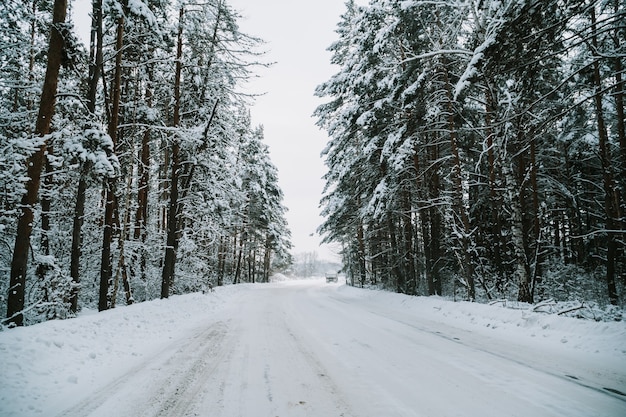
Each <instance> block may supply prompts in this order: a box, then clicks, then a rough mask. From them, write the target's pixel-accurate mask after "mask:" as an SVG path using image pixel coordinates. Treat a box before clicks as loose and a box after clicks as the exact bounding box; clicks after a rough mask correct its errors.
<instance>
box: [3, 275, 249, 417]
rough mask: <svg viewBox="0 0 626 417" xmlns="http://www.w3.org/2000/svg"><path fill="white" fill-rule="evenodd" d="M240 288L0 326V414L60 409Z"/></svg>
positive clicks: (181, 332) (182, 332)
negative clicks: (12, 326)
mask: <svg viewBox="0 0 626 417" xmlns="http://www.w3.org/2000/svg"><path fill="white" fill-rule="evenodd" d="M245 289H246V285H242V286H230V287H223V288H217V289H216V291H215V292H213V293H209V294H207V295H203V294H200V293H194V294H187V295H183V296H173V297H170V298H169V299H167V300H154V301H149V302H144V303H139V304H135V305H131V306H128V307H121V308H116V309H113V310H109V311H105V312H102V313H97V314H95V312H93V311H87V312H83V313H81V314H80V315H79V317H77V318H75V319H70V320H63V321H49V322H45V323H41V324H37V325H34V326H30V327H22V328H17V329H10V330H5V331H2V332H0V370H1V371H0V374H1V375H2V377H0V416H14V417H18V416H41V415H54V414H56V413H59V412H61V411H62V410H63V409H64V408H65V407H66V404H69V403H72V404H73V403H75V402H77V401H78V399H79V398H82V397H84V396H85V395H87V394H88V393H89V392H92V391H93V390H95V389H97V388H99V387H102V386H104V385H106V384H107V383H108V382H110V381H111V380H112V379H114V378H116V377H118V376H120V375H122V374H123V373H124V372H126V371H127V370H128V369H129V368H132V367H133V366H134V365H136V364H138V363H140V362H142V361H145V360H147V359H149V358H150V357H151V356H152V355H153V354H155V353H157V352H159V351H160V350H162V349H163V348H164V347H165V346H167V345H169V344H171V343H173V342H175V341H176V340H177V339H180V338H182V337H185V336H186V335H188V334H190V333H191V332H192V331H193V329H194V328H196V327H198V326H199V325H200V324H201V323H202V322H203V321H206V320H208V319H211V318H212V316H213V315H214V314H215V313H216V311H217V310H219V309H220V307H222V306H224V305H225V304H226V303H227V301H229V300H232V298H233V297H234V296H235V295H236V294H237V293H239V292H241V291H245ZM70 398H71V400H70ZM39 404H45V410H44V409H41V408H40V407H39Z"/></svg>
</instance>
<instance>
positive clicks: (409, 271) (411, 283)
mask: <svg viewBox="0 0 626 417" xmlns="http://www.w3.org/2000/svg"><path fill="white" fill-rule="evenodd" d="M402 229H403V230H402V231H403V239H402V240H403V241H404V242H403V243H404V248H403V250H404V257H403V258H404V259H403V260H404V270H405V272H406V276H407V288H406V293H407V294H409V295H415V294H417V287H418V284H417V275H416V273H415V251H414V245H413V214H412V208H411V194H410V193H409V191H408V190H406V189H405V190H403V191H402Z"/></svg>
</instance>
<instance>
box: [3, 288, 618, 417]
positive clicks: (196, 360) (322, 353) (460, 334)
mask: <svg viewBox="0 0 626 417" xmlns="http://www.w3.org/2000/svg"><path fill="white" fill-rule="evenodd" d="M218 292H219V289H218ZM362 292H363V291H361V292H359V290H357V289H352V288H347V287H345V286H341V285H335V284H329V285H326V284H324V283H321V282H320V281H316V282H304V283H302V282H301V283H298V284H270V285H256V286H249V287H248V289H247V290H245V291H243V290H242V291H237V292H236V293H234V294H233V295H232V297H230V299H229V300H228V303H224V305H223V306H222V307H220V308H219V309H216V311H215V312H213V313H212V314H211V315H210V318H207V319H206V320H204V321H203V322H202V323H201V324H199V325H198V326H195V327H194V328H193V329H192V330H191V329H190V330H189V331H188V332H186V336H185V337H176V338H175V339H174V340H172V341H171V342H169V343H167V344H161V345H159V347H158V348H156V349H154V351H152V352H150V353H149V354H145V355H143V354H142V357H141V359H140V360H136V361H135V362H134V363H133V365H132V367H130V368H129V369H125V370H124V372H118V374H117V375H116V376H115V377H114V378H110V379H109V380H108V381H107V383H106V384H100V385H98V384H94V385H93V387H91V388H87V389H86V388H85V387H84V386H82V385H81V387H82V391H80V390H79V392H80V395H77V397H76V398H75V399H73V400H69V401H70V402H69V403H67V402H66V403H65V404H64V405H63V408H62V409H60V410H58V411H59V412H57V411H55V410H54V407H52V409H51V410H52V411H55V413H54V414H49V412H48V411H51V410H45V409H44V410H39V411H37V410H35V411H36V412H34V413H33V414H32V415H46V416H47V415H59V416H65V417H85V416H92V417H95V416H103V417H104V416H107V417H108V416H116V417H124V416H128V417H136V416H172V417H182V416H206V417H220V416H221V417H236V416H245V417H275V416H280V417H288V416H319V417H332V416H355V417H369V416H372V417H373V416H376V417H394V416H424V417H443V416H472V417H488V416H498V417H503V416H532V417H540V416H567V417H575V416H581V417H582V416H585V417H591V416H615V417H618V416H619V417H623V416H626V396H624V394H623V393H624V392H626V365H625V364H624V362H623V361H622V360H621V359H623V358H620V357H619V355H617V356H615V355H602V354H597V355H594V354H593V353H588V352H585V351H583V350H577V349H572V348H565V347H560V346H558V345H556V344H553V343H552V344H550V343H542V341H541V340H540V339H538V338H531V337H525V338H524V337H519V338H516V337H513V338H511V337H510V335H509V333H506V332H505V333H503V334H498V333H497V332H493V333H494V335H489V333H488V331H487V332H474V331H471V329H468V328H464V326H452V325H450V324H449V323H444V321H439V320H434V319H433V318H432V317H425V318H420V317H419V316H417V315H415V314H410V313H411V312H410V310H407V309H405V308H402V305H401V304H394V303H385V302H381V300H380V299H379V297H376V296H363V295H362ZM370 293H373V292H370ZM215 294H216V293H213V294H209V295H206V296H204V297H205V299H206V298H210V297H214V296H215ZM389 296H394V295H393V294H390V295H389ZM201 297H202V296H198V299H201ZM34 327H37V326H34ZM544 327H545V326H544ZM5 333H7V332H5ZM538 337H540V336H538ZM1 341H2V339H1V338H0V342H1ZM563 343H564V342H563ZM622 353H623V352H622ZM81 378H83V377H81ZM3 401H6V398H3ZM72 401H73V402H72ZM44 408H45V405H44ZM7 409H8V408H5V410H7ZM61 410H62V411H61ZM31 411H32V410H31ZM0 414H2V406H1V405H0ZM26 414H28V413H25V415H26ZM12 415H19V413H18V414H12ZM28 415H30V414H28ZM7 417H8V415H7Z"/></svg>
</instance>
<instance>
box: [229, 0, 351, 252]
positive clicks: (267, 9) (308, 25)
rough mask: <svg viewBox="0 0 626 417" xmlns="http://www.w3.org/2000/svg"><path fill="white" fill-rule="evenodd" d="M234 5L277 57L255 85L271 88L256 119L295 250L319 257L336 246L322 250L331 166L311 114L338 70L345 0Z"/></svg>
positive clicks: (241, 0)
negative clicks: (335, 60) (319, 90)
mask: <svg viewBox="0 0 626 417" xmlns="http://www.w3.org/2000/svg"><path fill="white" fill-rule="evenodd" d="M230 4H231V5H232V6H233V7H234V8H235V9H237V10H238V11H239V12H240V13H241V14H242V17H243V19H242V20H241V23H240V26H241V29H242V30H243V31H244V32H247V33H249V34H251V35H255V36H258V37H260V38H262V39H264V40H265V41H266V42H267V45H266V49H267V51H268V54H267V59H268V60H270V61H272V62H276V64H274V65H273V66H272V67H270V68H268V69H263V70H260V71H259V76H260V77H259V78H258V79H255V80H254V81H253V82H251V83H250V88H252V89H253V90H255V91H259V92H265V93H266V94H265V95H264V96H262V97H259V98H258V99H257V100H256V104H255V105H254V107H253V108H252V117H253V121H254V122H255V123H257V124H263V125H264V127H265V140H266V142H267V144H268V145H269V146H270V152H271V155H272V160H273V161H274V164H275V165H276V166H277V167H278V171H279V179H280V185H281V188H282V189H283V192H284V193H285V205H286V206H287V207H288V208H289V212H288V213H287V220H288V222H289V226H290V229H291V232H292V235H293V236H292V241H293V244H294V246H295V247H294V253H299V252H312V251H316V252H317V253H318V254H319V256H320V258H330V257H333V252H336V251H333V250H332V248H329V247H320V246H319V244H320V239H321V238H320V236H319V235H318V234H317V233H315V232H316V229H317V227H318V226H319V225H320V224H321V222H322V221H323V219H322V218H321V217H320V215H319V212H320V208H319V200H320V198H321V195H322V189H323V187H324V181H323V180H322V179H321V177H322V176H323V175H324V172H325V167H324V164H323V161H322V159H321V158H320V152H321V151H322V149H323V148H324V147H325V145H326V143H327V141H328V137H327V135H326V132H325V131H322V130H320V129H319V128H318V127H317V126H315V119H314V118H313V117H312V114H313V111H314V110H315V108H316V107H317V106H318V105H319V104H321V103H322V102H323V101H322V100H321V99H319V98H317V97H315V96H314V95H313V93H314V91H315V87H316V86H317V85H319V84H321V83H322V82H324V81H326V80H328V79H329V78H330V76H331V75H332V74H333V73H334V72H336V70H337V68H336V67H333V66H331V65H330V57H331V54H330V52H328V51H327V50H326V49H327V48H328V46H329V45H330V44H331V43H332V42H334V41H335V40H336V39H337V34H336V33H335V28H336V25H337V22H338V21H339V16H340V15H341V14H343V12H344V11H345V4H344V0H316V1H294V0H263V1H259V0H230ZM334 258H338V257H337V256H334Z"/></svg>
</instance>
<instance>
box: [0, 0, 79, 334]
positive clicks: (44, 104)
mask: <svg viewBox="0 0 626 417" xmlns="http://www.w3.org/2000/svg"><path fill="white" fill-rule="evenodd" d="M66 13H67V0H55V1H54V9H53V12H52V28H51V29H50V44H49V46H48V65H47V68H46V77H45V80H44V84H43V90H42V92H41V100H40V102H39V113H38V116H37V123H36V126H35V134H36V135H38V136H40V137H44V136H45V135H47V134H48V133H50V123H51V121H52V115H53V113H54V105H55V96H56V92H57V85H58V80H59V70H60V68H61V60H62V59H63V36H62V35H61V33H60V32H59V30H58V29H57V25H63V24H64V23H65V16H66ZM38 142H40V145H39V147H38V148H37V150H36V151H35V153H34V154H33V155H32V156H31V157H30V158H29V160H28V169H27V172H28V181H27V183H26V194H24V196H23V197H22V200H21V204H20V207H21V213H20V217H19V219H18V223H17V232H16V235H15V247H14V249H13V259H12V261H11V279H10V283H9V294H8V297H7V322H9V323H12V324H13V325H16V326H22V325H23V324H24V316H23V315H22V310H23V309H24V298H25V287H26V273H27V269H28V250H29V246H30V235H31V232H32V230H33V221H34V212H33V210H34V205H35V203H36V202H37V196H38V193H39V186H40V183H41V171H42V169H43V165H44V160H45V153H46V139H45V138H43V139H40V140H38Z"/></svg>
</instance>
